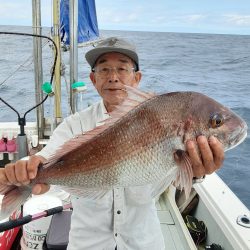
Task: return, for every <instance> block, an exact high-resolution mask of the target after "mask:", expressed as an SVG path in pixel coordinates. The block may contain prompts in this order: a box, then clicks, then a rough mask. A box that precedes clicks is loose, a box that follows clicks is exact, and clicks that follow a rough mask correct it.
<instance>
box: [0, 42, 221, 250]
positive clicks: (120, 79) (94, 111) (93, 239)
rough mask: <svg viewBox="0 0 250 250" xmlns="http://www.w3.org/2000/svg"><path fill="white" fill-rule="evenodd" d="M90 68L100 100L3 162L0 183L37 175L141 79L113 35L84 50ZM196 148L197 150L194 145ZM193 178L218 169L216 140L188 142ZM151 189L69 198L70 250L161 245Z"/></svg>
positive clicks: (132, 54)
mask: <svg viewBox="0 0 250 250" xmlns="http://www.w3.org/2000/svg"><path fill="white" fill-rule="evenodd" d="M86 59H87V61H88V63H89V64H90V66H91V69H92V72H91V73H90V79H91V81H92V82H93V84H94V86H95V88H96V90H97V91H98V93H99V95H100V96H101V97H102V100H101V101H100V102H99V103H97V104H95V105H93V106H91V107H89V108H87V109H86V110H83V111H81V112H79V113H76V114H74V115H72V116H70V117H68V118H66V119H65V120H64V122H63V123H62V124H60V125H59V126H58V128H57V129H56V130H55V131H54V133H53V136H52V137H51V139H50V141H49V143H48V144H47V146H46V147H45V148H44V149H43V150H42V151H41V152H39V153H38V154H37V155H36V156H33V157H31V158H30V160H29V161H17V162H16V163H15V164H8V165H6V167H5V169H3V170H1V172H0V183H4V184H6V183H8V184H15V185H27V184H28V183H29V182H30V180H31V179H33V178H35V176H36V173H37V166H38V165H39V163H40V162H43V161H44V159H46V158H48V157H49V156H50V155H51V154H52V153H53V152H55V150H56V149H57V148H58V147H59V146H60V145H62V144H63V143H64V142H65V141H67V140H69V139H70V138H72V137H74V136H75V135H78V134H81V133H83V132H86V131H88V130H91V129H93V128H94V127H96V126H97V125H98V123H99V122H101V121H102V120H104V119H106V118H107V117H108V114H107V113H110V112H111V111H113V110H114V109H115V108H116V106H117V105H118V104H120V103H121V102H122V100H124V97H125V91H124V85H129V86H132V87H135V88H136V87H137V86H138V85H139V82H140V80H141V72H140V71H139V59H138V55H137V52H136V50H135V48H134V46H133V45H131V44H130V43H128V42H127V41H125V40H123V39H119V38H115V37H111V38H108V39H106V40H104V41H102V42H101V43H100V44H98V45H97V46H96V47H95V48H94V49H92V50H90V51H89V52H87V54H86ZM195 144H197V145H198V149H199V151H197V147H196V145H195ZM186 147H187V151H188V154H189V156H190V160H191V162H192V167H193V173H194V177H202V176H204V175H205V174H210V173H212V172H214V171H215V170H217V169H218V168H219V167H220V166H221V165H222V162H223V158H224V152H223V148H222V145H221V143H220V142H219V141H218V140H217V139H216V138H214V137H213V138H210V139H209V141H207V139H206V138H205V137H203V136H200V137H198V138H197V141H196V142H193V141H189V142H188V143H187V145H186ZM47 190H48V186H47V185H45V184H41V185H36V186H34V188H33V193H34V194H40V193H44V192H45V191H47ZM152 190H157V187H155V186H153V185H147V186H143V187H130V188H114V189H113V190H110V191H108V192H107V193H106V194H105V195H104V196H103V197H102V198H100V199H97V200H92V199H90V198H88V199H87V198H84V197H81V198H79V199H75V198H72V204H73V208H74V210H73V214H72V221H71V230H70V235H69V246H68V249H73V250H75V249H91V250H92V249H94V250H95V249H98V250H99V249H106V250H111V249H112V250H114V249H115V248H116V247H117V249H119V250H121V249H143V250H160V249H165V248H164V240H163V236H162V234H161V229H160V223H159V220H158V217H157V213H156V208H155V201H154V197H151V194H152Z"/></svg>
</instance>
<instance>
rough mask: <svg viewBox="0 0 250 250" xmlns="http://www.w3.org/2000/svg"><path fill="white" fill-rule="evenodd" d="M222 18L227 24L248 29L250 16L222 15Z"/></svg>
mask: <svg viewBox="0 0 250 250" xmlns="http://www.w3.org/2000/svg"><path fill="white" fill-rule="evenodd" d="M224 18H225V20H226V22H228V23H229V24H233V25H237V26H249V27H250V15H238V14H233V15H224Z"/></svg>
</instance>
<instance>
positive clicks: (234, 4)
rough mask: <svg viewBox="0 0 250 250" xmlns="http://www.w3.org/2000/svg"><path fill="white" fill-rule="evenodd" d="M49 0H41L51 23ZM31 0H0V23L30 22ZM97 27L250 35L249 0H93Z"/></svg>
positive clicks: (46, 19) (44, 17) (46, 21)
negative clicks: (94, 1)
mask: <svg viewBox="0 0 250 250" xmlns="http://www.w3.org/2000/svg"><path fill="white" fill-rule="evenodd" d="M51 2H52V0H41V8H42V25H43V26H48V27H50V26H51V24H52V18H51V5H52V4H51ZM31 3H32V0H0V25H24V26H31V25H32V4H31ZM96 11H97V19H98V25H99V29H104V30H136V31H160V32H188V33H189V32H191V33H216V34H242V35H250V0H154V1H152V0H96Z"/></svg>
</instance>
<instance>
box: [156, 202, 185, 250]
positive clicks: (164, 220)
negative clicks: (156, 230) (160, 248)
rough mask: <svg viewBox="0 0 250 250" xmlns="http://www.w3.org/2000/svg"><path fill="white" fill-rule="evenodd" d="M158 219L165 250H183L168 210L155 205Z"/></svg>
mask: <svg viewBox="0 0 250 250" xmlns="http://www.w3.org/2000/svg"><path fill="white" fill-rule="evenodd" d="M156 207H157V212H158V217H159V219H160V223H161V230H162V233H163V236H164V241H165V246H166V250H185V249H186V247H185V246H183V243H182V240H181V238H180V236H179V233H178V229H177V225H176V223H175V222H174V219H173V217H172V215H171V212H170V211H169V210H166V208H162V207H161V205H160V203H159V202H157V203H156Z"/></svg>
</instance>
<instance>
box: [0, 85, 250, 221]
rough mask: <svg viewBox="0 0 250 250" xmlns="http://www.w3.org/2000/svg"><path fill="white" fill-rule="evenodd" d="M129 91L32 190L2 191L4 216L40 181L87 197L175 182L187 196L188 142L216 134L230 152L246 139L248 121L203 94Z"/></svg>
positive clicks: (60, 153) (65, 151) (65, 147)
mask: <svg viewBox="0 0 250 250" xmlns="http://www.w3.org/2000/svg"><path fill="white" fill-rule="evenodd" d="M127 91H128V92H129V93H130V94H129V96H130V97H129V98H127V100H126V101H125V102H124V103H123V104H122V105H121V106H119V107H118V108H117V109H116V111H114V112H113V113H111V114H110V115H111V118H109V119H108V120H106V121H105V124H104V125H102V126H99V127H97V128H95V129H94V130H92V131H90V132H87V133H86V134H84V135H79V136H78V137H77V138H74V139H72V140H70V141H69V142H67V143H66V144H64V145H63V146H62V148H61V149H60V150H59V151H58V152H57V153H56V154H55V155H54V156H53V157H52V158H51V159H49V160H48V161H47V164H45V165H44V166H43V167H41V168H40V169H39V171H38V175H37V177H36V179H35V180H34V181H33V182H32V183H31V184H30V185H29V186H27V187H14V186H2V187H0V190H1V191H2V194H6V196H5V197H4V199H3V202H2V210H1V218H2V217H3V218H6V216H7V215H8V214H9V213H10V212H11V211H12V210H14V209H15V208H16V207H17V206H18V205H20V204H21V203H23V202H24V200H25V199H26V198H27V197H28V196H29V195H30V193H31V186H32V185H34V184H35V183H49V184H54V185H60V186H63V187H64V188H65V189H66V190H67V191H69V190H70V189H69V188H71V191H74V189H81V190H82V193H83V195H84V194H86V195H92V196H95V195H94V194H96V197H97V196H98V195H97V194H100V193H102V192H105V191H106V190H108V189H112V188H113V187H128V186H129V187H130V186H139V185H145V184H149V183H162V186H164V187H167V186H168V185H169V184H170V183H171V182H173V181H176V183H177V184H178V185H180V187H181V188H184V189H185V192H186V194H187V195H188V194H189V192H190V190H191V186H192V178H193V173H192V166H191V163H190V160H189V156H188V154H187V153H186V152H185V143H186V142H187V140H189V139H195V138H196V137H197V136H198V135H201V134H202V135H205V136H206V137H209V136H211V135H214V136H215V137H217V138H218V139H219V140H220V142H221V143H222V144H223V145H224V148H225V150H228V149H230V148H233V147H234V146H236V145H238V144H239V143H240V142H242V141H243V140H244V139H245V137H246V134H247V125H246V123H245V122H244V121H243V120H242V119H241V118H240V117H239V116H237V115H236V114H235V113H233V112H232V111H231V110H230V109H228V108H226V107H224V106H223V105H221V104H219V103H218V102H216V101H215V100H213V99H211V98H209V97H207V96H205V95H203V94H200V93H195V92H174V93H167V94H162V95H156V96H152V95H148V94H146V93H143V92H140V91H138V90H134V89H132V88H127ZM93 191H95V192H93Z"/></svg>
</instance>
